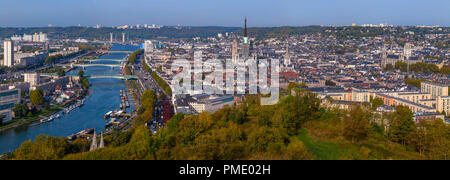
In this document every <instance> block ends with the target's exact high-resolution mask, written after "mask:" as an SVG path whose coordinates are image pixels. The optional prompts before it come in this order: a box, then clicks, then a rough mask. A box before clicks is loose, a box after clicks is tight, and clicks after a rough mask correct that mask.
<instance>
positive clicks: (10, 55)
mask: <svg viewBox="0 0 450 180" xmlns="http://www.w3.org/2000/svg"><path fill="white" fill-rule="evenodd" d="M3 49H4V51H3V52H4V53H3V54H4V55H3V66H7V67H13V66H14V42H13V41H12V40H10V39H7V40H5V41H4V43H3Z"/></svg>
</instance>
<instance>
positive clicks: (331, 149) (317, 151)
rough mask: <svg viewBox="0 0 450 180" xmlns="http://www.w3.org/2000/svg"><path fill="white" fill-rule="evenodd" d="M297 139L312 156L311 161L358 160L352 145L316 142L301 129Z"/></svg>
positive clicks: (356, 152)
mask: <svg viewBox="0 0 450 180" xmlns="http://www.w3.org/2000/svg"><path fill="white" fill-rule="evenodd" d="M298 137H299V138H300V140H301V141H302V142H303V144H304V145H305V147H306V148H307V149H308V151H309V152H310V153H311V154H312V156H313V159H316V160H331V159H333V160H337V159H359V155H358V151H357V148H355V147H354V146H353V145H349V144H343V145H341V144H337V143H333V142H321V141H316V140H314V139H313V138H312V137H311V136H310V134H309V132H308V130H307V129H302V131H301V132H300V134H299V136H298Z"/></svg>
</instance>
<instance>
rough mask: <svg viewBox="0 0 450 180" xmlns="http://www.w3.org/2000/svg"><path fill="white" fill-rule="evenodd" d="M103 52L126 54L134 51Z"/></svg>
mask: <svg viewBox="0 0 450 180" xmlns="http://www.w3.org/2000/svg"><path fill="white" fill-rule="evenodd" d="M103 53H105V54H107V53H124V54H133V53H134V51H103Z"/></svg>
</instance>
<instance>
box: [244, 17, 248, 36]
mask: <svg viewBox="0 0 450 180" xmlns="http://www.w3.org/2000/svg"><path fill="white" fill-rule="evenodd" d="M244 37H248V34H247V16H245V25H244Z"/></svg>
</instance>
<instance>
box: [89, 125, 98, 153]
mask: <svg viewBox="0 0 450 180" xmlns="http://www.w3.org/2000/svg"><path fill="white" fill-rule="evenodd" d="M97 148H98V146H97V133H95V129H94V135H93V136H92V144H91V148H89V151H93V150H96V149H97Z"/></svg>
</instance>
